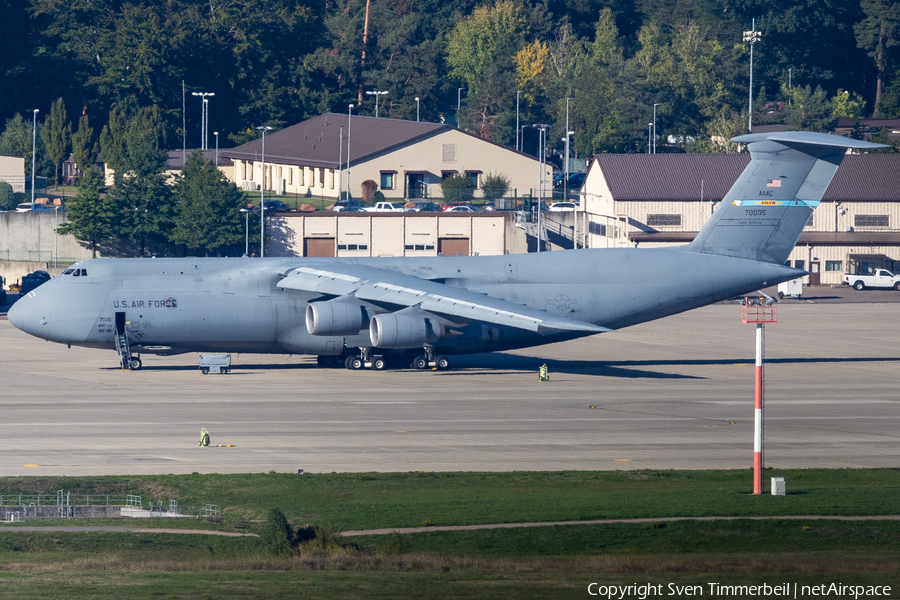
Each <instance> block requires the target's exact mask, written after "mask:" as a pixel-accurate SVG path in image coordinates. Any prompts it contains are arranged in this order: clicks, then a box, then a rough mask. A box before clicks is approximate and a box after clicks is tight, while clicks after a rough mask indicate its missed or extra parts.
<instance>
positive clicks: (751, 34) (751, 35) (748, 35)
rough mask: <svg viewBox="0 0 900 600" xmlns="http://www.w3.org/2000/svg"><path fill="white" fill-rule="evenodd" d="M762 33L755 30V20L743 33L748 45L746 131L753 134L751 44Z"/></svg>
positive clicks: (757, 39) (756, 40)
mask: <svg viewBox="0 0 900 600" xmlns="http://www.w3.org/2000/svg"><path fill="white" fill-rule="evenodd" d="M761 37H762V33H761V32H759V31H757V30H756V19H753V21H752V26H751V28H750V31H745V32H744V41H745V42H747V43H749V44H750V105H749V110H750V114H749V115H747V131H749V132H751V133H752V132H753V44H755V43H756V42H758V41H759V38H761Z"/></svg>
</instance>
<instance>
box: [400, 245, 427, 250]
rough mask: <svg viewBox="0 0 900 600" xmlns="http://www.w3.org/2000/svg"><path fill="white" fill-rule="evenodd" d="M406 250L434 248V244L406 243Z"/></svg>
mask: <svg viewBox="0 0 900 600" xmlns="http://www.w3.org/2000/svg"><path fill="white" fill-rule="evenodd" d="M404 249H406V250H420V251H422V250H432V251H433V250H434V244H406V245H405V246H404Z"/></svg>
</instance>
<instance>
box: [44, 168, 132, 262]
mask: <svg viewBox="0 0 900 600" xmlns="http://www.w3.org/2000/svg"><path fill="white" fill-rule="evenodd" d="M102 192H103V177H102V176H101V175H100V172H99V171H97V169H95V168H93V167H88V168H87V169H86V170H85V171H84V175H83V176H82V177H81V180H80V181H79V182H78V195H77V196H75V197H74V198H72V199H71V200H69V202H68V203H67V204H66V207H67V208H68V212H67V219H68V222H67V223H63V224H62V225H60V226H59V229H58V231H59V233H60V234H62V235H73V236H75V239H77V240H79V241H82V242H87V243H89V244H90V245H91V258H97V246H99V245H100V244H102V243H104V242H107V241H109V240H111V239H113V238H114V237H115V236H116V233H117V231H118V225H119V222H120V220H121V218H122V213H121V210H120V207H119V206H118V205H117V204H116V203H115V202H114V201H112V199H111V198H110V197H109V196H108V195H106V194H102Z"/></svg>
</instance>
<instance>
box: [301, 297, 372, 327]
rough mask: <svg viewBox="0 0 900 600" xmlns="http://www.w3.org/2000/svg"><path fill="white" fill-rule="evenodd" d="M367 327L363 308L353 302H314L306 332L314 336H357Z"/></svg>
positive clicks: (307, 308)
mask: <svg viewBox="0 0 900 600" xmlns="http://www.w3.org/2000/svg"><path fill="white" fill-rule="evenodd" d="M364 327H365V319H364V314H363V307H362V306H359V305H358V304H353V303H352V302H312V303H310V304H308V305H307V306H306V330H307V331H308V332H309V333H310V334H312V335H356V334H357V333H359V332H360V331H361V330H362V329H363V328H364Z"/></svg>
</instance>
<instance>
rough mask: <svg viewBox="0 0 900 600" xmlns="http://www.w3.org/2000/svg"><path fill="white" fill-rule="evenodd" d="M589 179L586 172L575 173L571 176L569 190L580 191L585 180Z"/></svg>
mask: <svg viewBox="0 0 900 600" xmlns="http://www.w3.org/2000/svg"><path fill="white" fill-rule="evenodd" d="M586 177H587V173H585V172H584V171H576V172H575V173H570V174H569V189H570V190H577V189H580V188H581V186H583V185H584V180H585V178H586Z"/></svg>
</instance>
